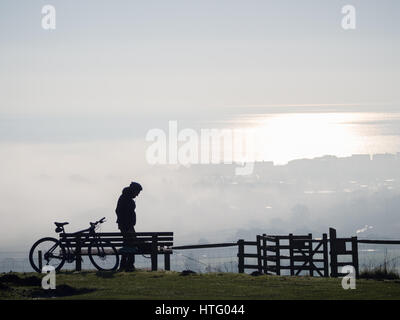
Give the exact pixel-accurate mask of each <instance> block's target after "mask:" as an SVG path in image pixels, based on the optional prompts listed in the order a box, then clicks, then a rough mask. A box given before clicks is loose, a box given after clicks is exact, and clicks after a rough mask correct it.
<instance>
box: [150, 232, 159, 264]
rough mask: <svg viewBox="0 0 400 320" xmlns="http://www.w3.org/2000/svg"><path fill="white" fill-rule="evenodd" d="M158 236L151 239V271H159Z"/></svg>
mask: <svg viewBox="0 0 400 320" xmlns="http://www.w3.org/2000/svg"><path fill="white" fill-rule="evenodd" d="M157 262H158V249H157V235H153V236H152V237H151V271H157V269H158V266H157Z"/></svg>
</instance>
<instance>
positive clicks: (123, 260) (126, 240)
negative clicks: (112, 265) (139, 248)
mask: <svg viewBox="0 0 400 320" xmlns="http://www.w3.org/2000/svg"><path fill="white" fill-rule="evenodd" d="M119 230H120V231H121V233H122V237H123V239H124V242H123V246H124V247H125V246H128V245H129V235H128V234H127V230H126V229H124V228H121V227H119ZM127 267H128V255H127V254H126V253H122V254H121V263H120V265H119V271H125V270H126V268H127Z"/></svg>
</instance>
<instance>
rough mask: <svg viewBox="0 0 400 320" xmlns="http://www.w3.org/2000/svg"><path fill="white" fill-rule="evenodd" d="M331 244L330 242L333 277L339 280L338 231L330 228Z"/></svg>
mask: <svg viewBox="0 0 400 320" xmlns="http://www.w3.org/2000/svg"><path fill="white" fill-rule="evenodd" d="M329 242H330V252H329V253H330V256H331V277H335V278H337V276H338V265H337V254H336V247H335V246H336V230H335V229H333V228H329Z"/></svg>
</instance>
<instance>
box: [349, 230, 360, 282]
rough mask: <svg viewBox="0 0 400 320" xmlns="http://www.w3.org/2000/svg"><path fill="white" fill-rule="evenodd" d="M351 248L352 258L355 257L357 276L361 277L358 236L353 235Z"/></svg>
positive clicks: (354, 264)
mask: <svg viewBox="0 0 400 320" xmlns="http://www.w3.org/2000/svg"><path fill="white" fill-rule="evenodd" d="M351 250H352V258H353V266H354V269H355V271H356V278H357V279H358V278H359V277H360V271H359V268H358V242H357V237H351Z"/></svg>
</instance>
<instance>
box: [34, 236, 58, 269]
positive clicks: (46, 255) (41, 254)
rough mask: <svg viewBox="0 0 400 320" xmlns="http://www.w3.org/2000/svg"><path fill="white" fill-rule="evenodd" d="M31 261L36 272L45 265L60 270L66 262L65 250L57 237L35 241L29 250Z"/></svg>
mask: <svg viewBox="0 0 400 320" xmlns="http://www.w3.org/2000/svg"><path fill="white" fill-rule="evenodd" d="M29 262H30V264H31V266H32V268H33V270H35V271H36V272H39V273H41V272H42V268H43V267H44V266H52V267H54V269H55V270H56V271H59V270H60V269H61V268H62V267H63V265H64V263H65V250H64V248H63V247H61V246H60V241H59V240H57V239H55V238H50V237H48V238H43V239H40V240H38V241H36V242H35V243H34V245H33V246H32V248H31V250H30V252H29Z"/></svg>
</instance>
